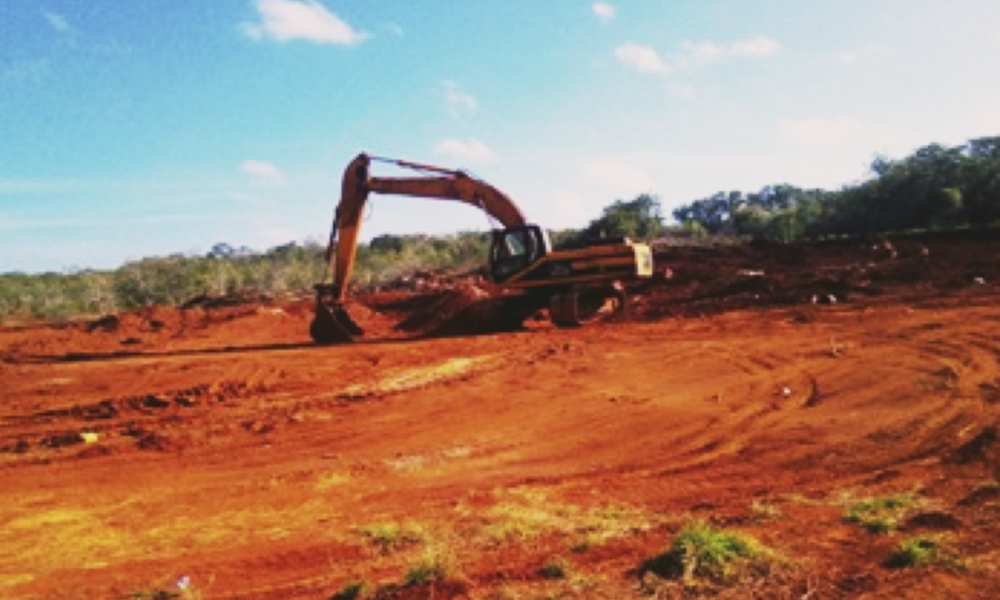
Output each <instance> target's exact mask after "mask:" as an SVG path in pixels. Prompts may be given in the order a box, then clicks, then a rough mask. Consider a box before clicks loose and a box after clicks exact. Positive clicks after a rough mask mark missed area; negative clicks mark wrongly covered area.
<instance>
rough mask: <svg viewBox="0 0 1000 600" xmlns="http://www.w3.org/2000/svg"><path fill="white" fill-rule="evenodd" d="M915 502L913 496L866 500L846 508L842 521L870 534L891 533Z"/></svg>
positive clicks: (893, 496) (896, 495) (904, 495)
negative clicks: (857, 526) (862, 528)
mask: <svg viewBox="0 0 1000 600" xmlns="http://www.w3.org/2000/svg"><path fill="white" fill-rule="evenodd" d="M915 502H916V500H915V499H914V497H913V494H895V495H892V496H881V497H877V498H866V499H864V500H861V501H859V502H855V503H854V504H852V505H851V506H850V507H848V509H847V512H845V513H844V521H846V522H848V523H857V524H859V525H861V526H863V527H864V528H865V529H867V530H868V531H870V532H871V533H879V534H886V533H891V532H892V531H895V530H896V528H897V527H898V526H899V521H900V519H901V518H902V517H903V515H904V514H905V513H906V511H907V509H909V508H910V507H911V506H913V505H914V503H915Z"/></svg>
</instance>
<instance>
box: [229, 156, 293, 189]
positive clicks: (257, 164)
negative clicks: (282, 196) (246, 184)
mask: <svg viewBox="0 0 1000 600" xmlns="http://www.w3.org/2000/svg"><path fill="white" fill-rule="evenodd" d="M240 171H243V173H244V174H246V175H248V176H249V177H250V183H252V184H253V185H255V186H259V187H275V186H281V185H285V175H284V173H282V172H281V169H279V168H278V167H276V166H274V165H273V164H271V163H269V162H266V161H263V160H253V159H250V160H245V161H243V164H241V165H240Z"/></svg>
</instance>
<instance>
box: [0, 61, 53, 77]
mask: <svg viewBox="0 0 1000 600" xmlns="http://www.w3.org/2000/svg"><path fill="white" fill-rule="evenodd" d="M48 69H49V61H48V60H47V59H44V58H35V59H30V60H15V61H13V62H12V63H10V64H7V65H4V66H2V67H0V80H3V81H10V82H12V83H38V82H40V81H41V80H42V77H43V76H44V75H45V72H46V71H47V70H48Z"/></svg>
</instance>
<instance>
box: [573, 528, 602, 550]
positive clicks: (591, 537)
mask: <svg viewBox="0 0 1000 600" xmlns="http://www.w3.org/2000/svg"><path fill="white" fill-rule="evenodd" d="M607 541H608V535H607V534H605V533H600V532H591V533H587V534H585V535H583V536H582V537H580V538H578V539H577V540H576V541H574V542H573V543H572V544H571V545H570V547H569V549H570V550H572V551H573V552H577V553H581V552H587V551H588V550H590V549H591V548H597V547H599V546H603V545H604V544H605V543H606V542H607Z"/></svg>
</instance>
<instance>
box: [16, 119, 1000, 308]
mask: <svg viewBox="0 0 1000 600" xmlns="http://www.w3.org/2000/svg"><path fill="white" fill-rule="evenodd" d="M673 216H674V218H675V219H676V220H677V222H678V223H679V224H680V225H679V226H676V227H667V226H665V225H664V223H663V217H662V215H661V213H660V203H659V200H658V199H657V198H656V197H655V196H652V195H648V194H643V195H640V196H638V197H636V198H635V199H633V200H630V201H624V200H618V201H616V202H614V203H613V204H611V205H609V206H607V207H606V208H605V209H604V211H603V213H602V214H601V216H600V217H598V218H596V219H594V220H593V221H591V222H590V224H589V225H588V226H587V227H586V228H584V229H582V230H565V231H556V232H550V233H551V237H552V242H553V245H554V246H555V247H556V248H568V247H573V246H577V245H579V244H580V243H581V242H582V241H583V240H585V239H586V238H591V237H599V236H602V235H608V236H614V235H628V236H630V237H632V238H635V239H642V240H651V239H655V238H658V237H661V236H663V235H664V234H669V233H671V232H678V230H679V229H683V230H684V231H685V232H686V234H687V235H689V236H691V235H693V236H695V237H701V236H743V237H752V238H761V239H768V240H773V241H781V242H787V241H793V240H797V239H802V238H819V237H826V236H843V235H872V234H877V233H882V232H889V231H901V230H910V229H945V228H953V227H966V226H991V225H992V226H995V225H998V224H1000V137H993V138H980V139H975V140H972V141H970V142H969V143H967V144H964V145H962V146H958V147H955V148H946V147H943V146H940V145H937V144H934V145H930V146H926V147H924V148H921V149H919V150H917V151H916V152H915V153H914V154H912V155H911V156H908V157H906V158H904V159H901V160H891V159H889V158H886V157H878V158H876V159H875V160H874V161H873V163H872V165H871V173H870V177H869V178H868V179H866V180H864V181H862V182H860V183H857V184H854V185H850V186H846V187H844V188H843V189H840V190H836V191H825V190H818V189H813V190H804V189H799V188H796V187H794V186H791V185H784V184H782V185H770V186H766V187H765V188H763V189H762V190H760V191H759V192H753V193H744V192H739V191H732V192H719V193H717V194H715V195H713V196H711V197H709V198H704V199H701V200H697V201H695V202H692V203H690V204H687V205H684V206H681V207H679V208H677V209H676V210H674V211H673ZM489 240H490V234H489V233H486V232H467V233H460V234H456V235H450V236H427V235H382V236H379V237H376V238H374V239H373V240H371V242H370V243H368V244H362V245H361V246H360V247H359V249H358V261H357V266H356V267H355V273H354V277H353V281H352V284H353V285H354V287H355V289H372V288H376V287H379V286H384V285H386V284H388V283H390V282H392V281H395V280H398V279H399V278H401V277H404V276H407V275H412V274H413V273H416V272H419V271H438V270H448V271H460V272H461V271H474V270H477V269H482V268H483V267H484V266H485V264H486V261H487V254H488V248H489ZM322 255H323V248H321V247H319V246H316V245H297V244H288V245H285V246H279V247H276V248H272V249H270V250H268V251H267V252H264V253H254V252H250V251H247V250H245V249H242V250H237V249H234V248H232V247H230V246H228V245H226V244H218V245H216V246H215V247H213V248H212V251H211V252H209V253H208V254H207V255H205V256H183V255H174V256H169V257H165V258H164V257H156V258H145V259H142V260H139V261H135V262H130V263H127V264H125V265H123V266H122V267H120V268H118V269H116V270H113V271H83V272H75V273H45V274H40V275H24V274H6V275H0V323H10V322H20V321H28V320H34V319H52V318H67V317H72V316H78V315H96V314H104V313H109V312H113V311H116V310H123V309H131V308H136V307H139V306H145V305H149V304H171V305H177V304H183V303H184V302H187V301H189V300H191V299H192V298H196V297H199V296H205V295H218V296H223V295H229V296H245V297H262V296H264V297H288V296H298V295H303V294H309V293H311V288H312V285H313V284H314V283H316V282H318V281H321V280H322V279H323V276H324V272H323V271H324V263H325V261H324V260H323V256H322Z"/></svg>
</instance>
